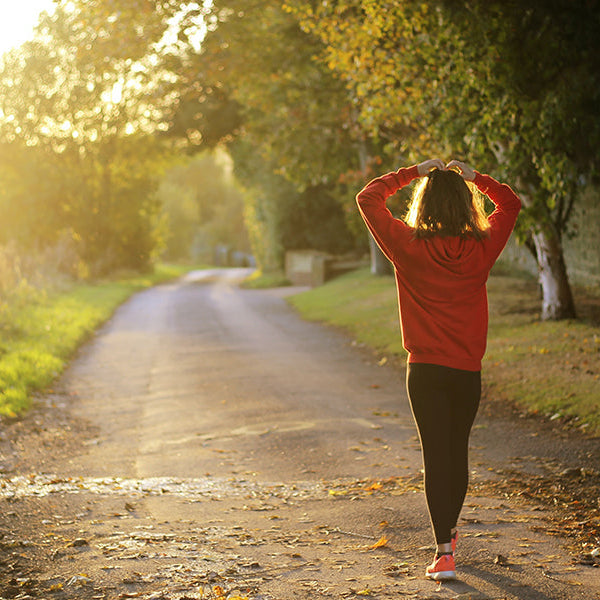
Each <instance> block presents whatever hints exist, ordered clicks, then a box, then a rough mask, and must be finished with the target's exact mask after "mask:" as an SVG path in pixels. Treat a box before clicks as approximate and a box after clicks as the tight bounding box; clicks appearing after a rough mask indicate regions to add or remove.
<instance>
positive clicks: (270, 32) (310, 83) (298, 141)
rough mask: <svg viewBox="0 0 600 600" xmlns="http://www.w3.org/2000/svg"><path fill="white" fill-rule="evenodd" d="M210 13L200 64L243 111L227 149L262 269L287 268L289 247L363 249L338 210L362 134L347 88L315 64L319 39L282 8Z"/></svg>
mask: <svg viewBox="0 0 600 600" xmlns="http://www.w3.org/2000/svg"><path fill="white" fill-rule="evenodd" d="M212 12H213V14H214V15H215V18H216V20H217V22H216V24H215V27H214V29H212V30H210V31H209V33H208V35H207V38H206V40H205V41H204V43H203V46H202V52H201V53H200V54H199V55H198V56H196V57H195V58H194V60H195V62H194V64H195V65H196V71H198V72H201V73H203V74H205V76H206V78H207V80H208V81H209V82H211V81H212V82H213V86H212V88H215V87H217V88H219V89H223V90H225V92H224V94H225V96H226V97H227V98H229V99H231V100H232V101H234V102H235V103H236V104H237V107H238V115H239V117H240V119H241V125H240V126H239V127H237V129H236V130H235V131H233V133H234V134H235V135H234V137H230V138H229V139H227V138H226V140H225V141H226V142H227V143H228V146H229V149H230V152H231V155H232V156H233V158H234V163H235V169H236V177H237V179H238V180H239V181H240V183H241V185H242V186H243V188H244V190H245V196H246V218H247V221H248V228H249V233H250V237H251V240H252V246H253V250H254V254H255V256H256V257H257V260H258V262H259V264H260V265H261V266H262V267H263V268H265V269H267V270H269V269H276V268H280V267H281V265H282V259H283V253H284V251H285V250H286V249H288V248H299V247H315V246H317V247H320V248H323V249H329V250H332V251H340V250H341V251H343V250H345V249H348V248H352V247H355V246H356V237H355V236H354V234H353V233H350V231H349V230H348V228H347V226H346V225H345V224H344V222H343V218H342V217H343V216H344V215H345V214H346V212H348V213H350V211H345V210H344V209H343V208H342V209H340V206H339V205H342V206H346V207H349V206H350V205H352V204H353V193H352V192H351V191H350V188H349V187H348V185H347V184H346V183H343V182H342V183H341V182H340V179H341V176H342V175H343V174H345V173H347V172H348V171H353V170H357V169H358V165H359V145H360V135H358V134H359V132H358V130H357V128H356V126H355V118H354V108H353V106H352V103H351V101H350V98H349V96H348V95H347V93H346V89H345V86H344V85H343V83H342V82H340V81H339V80H338V79H337V78H336V77H334V76H333V74H332V73H331V72H330V71H329V70H328V69H327V67H326V66H325V65H323V64H322V63H321V62H320V61H319V60H318V59H317V56H318V54H319V52H320V50H321V44H320V42H319V40H318V39H317V38H315V37H314V36H313V35H311V34H308V33H306V32H303V31H302V30H301V28H300V27H299V25H298V22H297V20H296V19H295V18H294V17H293V16H292V15H290V14H289V13H288V12H286V11H285V10H283V7H282V3H281V2H278V1H276V0H270V1H269V2H261V3H248V2H241V1H237V0H234V1H233V2H231V1H228V2H213V8H212ZM205 87H206V86H205ZM205 87H204V88H203V89H205ZM212 88H211V89H212ZM325 188H327V189H326V191H325ZM352 214H354V211H352ZM360 235H361V237H362V236H364V230H362V231H361V232H360Z"/></svg>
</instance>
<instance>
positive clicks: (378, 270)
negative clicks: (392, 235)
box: [358, 139, 394, 275]
mask: <svg viewBox="0 0 600 600" xmlns="http://www.w3.org/2000/svg"><path fill="white" fill-rule="evenodd" d="M358 162H359V165H360V169H361V171H362V172H363V173H365V174H366V173H367V167H368V165H369V151H368V150H367V144H366V142H365V140H364V139H360V140H359V141H358ZM367 235H368V236H369V253H370V256H371V275H391V274H392V273H393V272H394V270H393V268H392V263H391V262H390V261H389V260H388V258H387V257H386V256H385V254H384V253H383V252H382V251H381V249H380V248H379V246H378V245H377V242H376V241H375V238H374V237H373V236H372V235H371V232H370V231H368V229H367Z"/></svg>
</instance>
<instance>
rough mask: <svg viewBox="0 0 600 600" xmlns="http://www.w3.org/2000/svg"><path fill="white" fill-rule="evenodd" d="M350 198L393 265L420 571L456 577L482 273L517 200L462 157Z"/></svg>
mask: <svg viewBox="0 0 600 600" xmlns="http://www.w3.org/2000/svg"><path fill="white" fill-rule="evenodd" d="M417 178H422V181H421V182H420V184H419V185H418V186H417V188H416V190H415V193H414V196H413V200H412V203H411V205H410V208H409V211H408V214H407V216H406V218H405V219H404V221H402V220H400V219H396V218H394V217H393V216H392V214H391V213H390V211H389V210H388V209H387V208H386V205H385V203H386V200H387V198H388V197H389V196H391V195H392V194H394V193H395V192H397V191H398V190H399V189H400V188H402V187H404V186H406V185H408V184H409V183H410V182H411V181H412V180H413V179H417ZM466 182H469V184H467V183H466ZM471 186H474V187H475V188H477V190H479V191H480V192H482V193H483V194H486V195H487V196H488V197H489V198H490V200H491V201H492V202H493V203H494V205H495V210H494V212H493V213H492V214H491V215H490V216H489V217H487V216H486V214H485V212H484V209H483V197H482V196H481V195H480V194H478V193H477V190H475V189H473V190H472V187H471ZM356 200H357V202H358V206H359V209H360V212H361V214H362V217H363V219H364V220H365V223H366V224H367V227H368V228H369V229H370V231H371V233H372V234H373V236H374V238H375V240H376V241H377V243H378V244H379V247H380V248H381V250H382V251H383V252H384V254H385V255H386V256H387V257H388V259H389V260H390V261H391V262H392V263H393V265H394V268H395V273H396V285H397V289H398V305H399V309H400V322H401V326H402V342H403V345H404V347H405V349H406V351H407V352H408V366H407V376H406V385H407V390H408V397H409V401H410V405H411V409H412V413H413V416H414V418H415V422H416V424H417V429H418V431H419V438H420V441H421V450H422V453H423V467H424V472H425V497H426V500H427V507H428V510H429V516H430V519H431V524H432V528H433V533H434V536H435V541H436V544H437V552H436V555H435V558H434V560H433V563H432V564H431V565H430V566H429V567H427V570H426V572H425V575H426V577H428V578H430V579H434V580H443V579H455V578H456V567H455V561H454V552H455V549H456V538H457V533H456V524H457V521H458V516H459V514H460V511H461V509H462V505H463V502H464V499H465V495H466V492H467V486H468V478H469V465H468V449H469V435H470V432H471V426H472V425H473V421H474V419H475V415H476V413H477V409H478V407H479V399H480V396H481V359H482V358H483V355H484V352H485V347H486V340H487V326H488V306H487V293H486V281H487V278H488V275H489V272H490V269H491V268H492V265H493V264H494V262H495V261H496V259H497V258H498V256H499V255H500V252H502V249H503V248H504V246H505V245H506V242H507V240H508V238H509V236H510V233H511V231H512V229H513V227H514V225H515V221H516V219H517V215H518V214H519V210H520V209H521V202H520V200H519V198H518V197H517V196H516V195H515V193H514V192H513V191H512V190H511V189H510V187H508V186H507V185H504V184H500V183H498V182H497V181H496V180H495V179H493V178H492V177H490V176H488V175H482V174H480V173H478V172H477V171H474V170H473V169H471V168H470V167H469V166H467V165H466V164H464V163H462V162H460V161H457V160H453V161H451V162H450V163H448V164H447V165H444V163H443V162H442V161H441V160H439V159H431V160H426V161H424V162H422V163H420V164H418V165H414V166H412V167H408V168H402V169H399V170H398V171H396V172H393V173H388V174H387V175H383V176H382V177H378V178H377V179H374V180H373V181H371V182H370V183H368V184H367V185H366V186H365V188H364V189H363V190H362V191H361V192H360V193H359V194H358V196H357V198H356Z"/></svg>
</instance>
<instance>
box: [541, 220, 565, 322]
mask: <svg viewBox="0 0 600 600" xmlns="http://www.w3.org/2000/svg"><path fill="white" fill-rule="evenodd" d="M532 237H533V243H534V244H535V250H536V255H537V263H538V269H539V282H540V286H541V288H542V321H558V320H560V319H574V318H575V304H574V302H573V294H572V293H571V286H570V284H569V278H568V276H567V267H566V265H565V259H564V255H563V249H562V245H561V243H560V239H559V237H558V235H557V234H556V232H554V231H552V230H550V231H549V230H548V228H544V229H540V230H539V231H534V232H533V233H532Z"/></svg>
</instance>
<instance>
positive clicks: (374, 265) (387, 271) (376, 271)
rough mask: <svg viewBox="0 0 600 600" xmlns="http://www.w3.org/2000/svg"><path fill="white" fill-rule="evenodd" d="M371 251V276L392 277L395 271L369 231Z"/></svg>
mask: <svg viewBox="0 0 600 600" xmlns="http://www.w3.org/2000/svg"><path fill="white" fill-rule="evenodd" d="M369 251H370V254H371V275H391V274H392V273H393V272H394V270H393V268H392V263H391V262H390V261H389V260H388V258H387V256H386V255H385V254H384V253H383V252H382V251H381V248H379V246H378V245H377V242H376V241H375V238H374V237H373V236H372V235H371V232H370V231H369Z"/></svg>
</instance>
